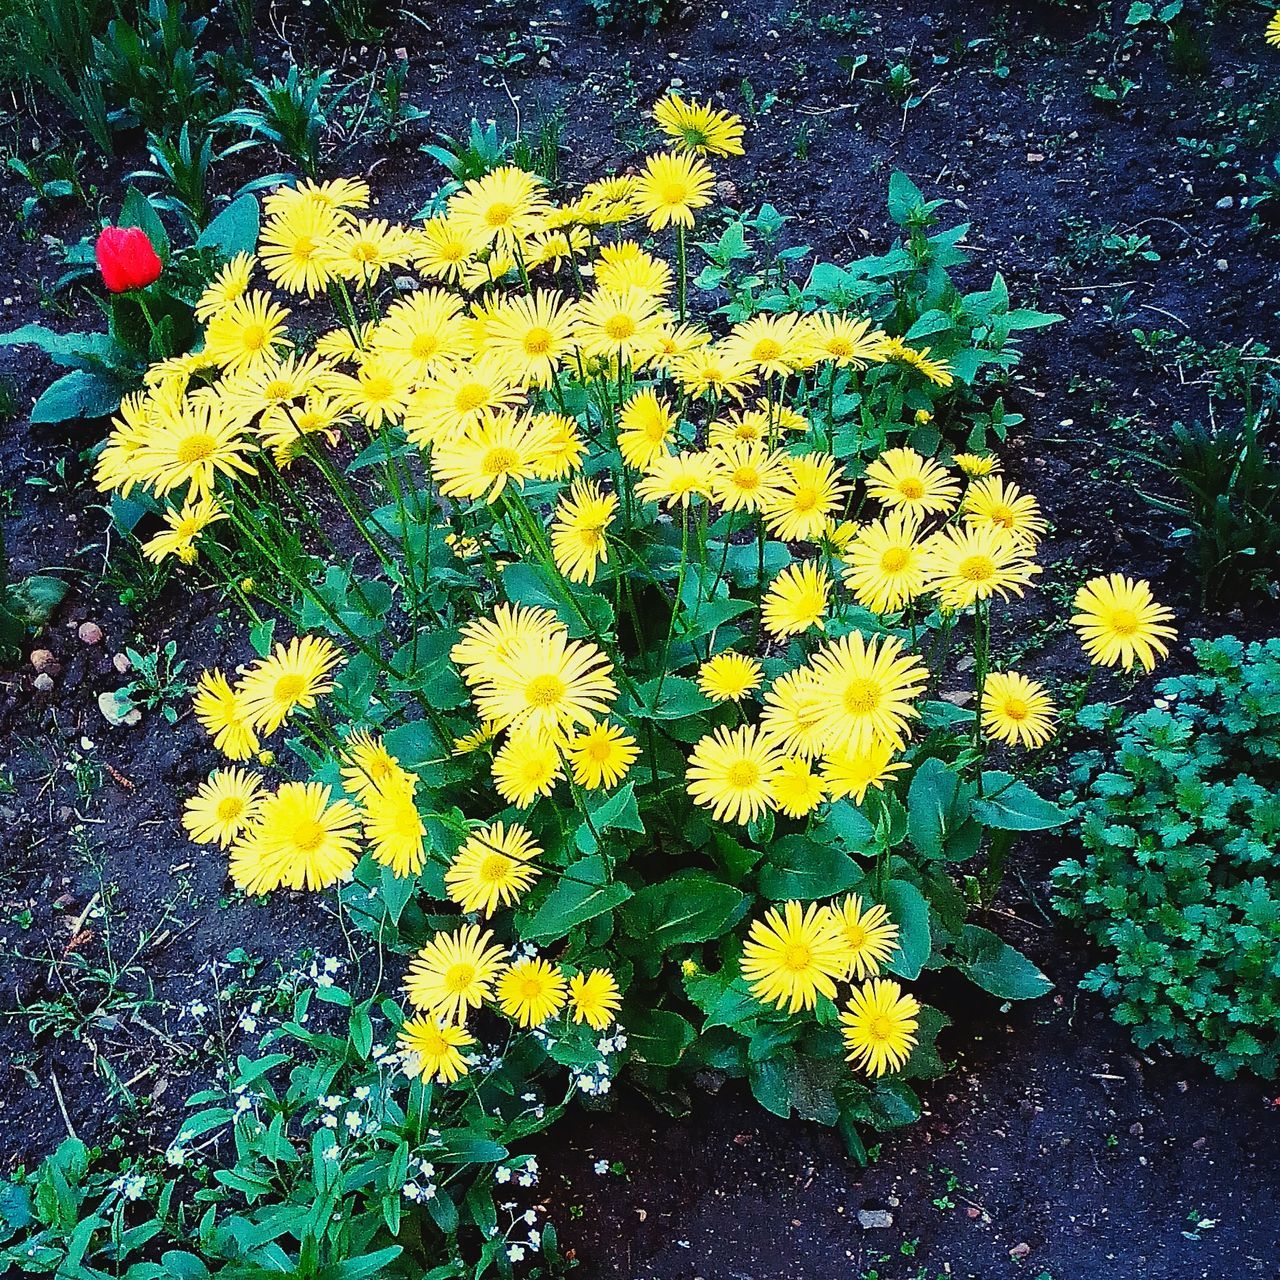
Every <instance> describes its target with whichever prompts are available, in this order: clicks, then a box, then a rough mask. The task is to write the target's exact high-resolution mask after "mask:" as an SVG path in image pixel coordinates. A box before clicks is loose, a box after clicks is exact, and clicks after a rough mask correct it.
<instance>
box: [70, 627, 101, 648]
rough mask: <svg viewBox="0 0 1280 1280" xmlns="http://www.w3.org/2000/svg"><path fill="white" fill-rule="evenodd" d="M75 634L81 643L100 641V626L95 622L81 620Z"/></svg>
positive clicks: (97, 642)
mask: <svg viewBox="0 0 1280 1280" xmlns="http://www.w3.org/2000/svg"><path fill="white" fill-rule="evenodd" d="M76 635H78V636H79V637H80V643H81V644H101V643H102V628H101V627H100V626H98V624H97V623H96V622H82V623H81V624H80V629H79V631H77V632H76Z"/></svg>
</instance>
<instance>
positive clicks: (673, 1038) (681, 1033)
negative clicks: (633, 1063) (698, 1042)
mask: <svg viewBox="0 0 1280 1280" xmlns="http://www.w3.org/2000/svg"><path fill="white" fill-rule="evenodd" d="M621 1023H622V1025H623V1026H624V1027H626V1029H627V1041H628V1043H629V1044H630V1046H631V1052H632V1054H633V1055H634V1056H635V1057H636V1058H637V1059H638V1060H639V1061H640V1062H647V1063H648V1064H649V1065H650V1066H653V1067H674V1066H675V1065H676V1063H678V1062H679V1061H680V1059H681V1058H682V1057H683V1056H684V1051H685V1050H686V1049H687V1048H688V1047H689V1046H690V1045H691V1044H692V1043H693V1039H694V1031H693V1027H692V1026H690V1025H689V1023H688V1022H687V1021H686V1020H685V1019H684V1018H682V1017H681V1016H680V1015H679V1014H678V1013H672V1012H671V1011H670V1010H669V1009H648V1008H641V1007H637V1008H634V1009H630V1010H629V1011H627V1012H626V1013H625V1015H624V1017H623V1018H622V1019H621Z"/></svg>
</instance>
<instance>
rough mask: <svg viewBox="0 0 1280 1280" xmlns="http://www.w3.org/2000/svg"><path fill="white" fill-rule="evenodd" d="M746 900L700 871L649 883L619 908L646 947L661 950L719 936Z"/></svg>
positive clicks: (636, 938) (633, 931)
mask: <svg viewBox="0 0 1280 1280" xmlns="http://www.w3.org/2000/svg"><path fill="white" fill-rule="evenodd" d="M745 901H746V894H744V893H743V892H742V891H741V890H740V889H735V888H734V887H733V886H732V885H727V884H721V883H720V881H718V880H713V879H711V877H710V876H707V875H705V874H703V873H701V872H693V873H691V874H688V875H683V876H676V877H673V878H672V879H670V880H661V881H659V882H658V883H657V884H651V885H646V886H645V887H644V888H643V889H640V890H638V891H637V892H636V894H635V896H634V897H633V898H632V899H631V900H630V901H629V902H628V903H627V904H626V906H625V907H623V908H622V910H621V911H620V912H619V915H620V917H621V919H622V920H623V922H624V923H625V924H626V926H627V929H628V932H629V933H630V934H631V936H632V937H633V938H634V939H635V940H636V942H637V943H638V944H639V945H640V946H641V947H642V948H643V949H644V950H645V951H646V952H651V953H659V954H661V953H662V952H664V951H666V950H668V949H669V948H670V947H674V946H678V945H679V944H681V943H686V942H706V941H708V940H709V939H711V938H718V937H720V935H721V934H722V933H723V932H724V931H725V929H726V928H727V927H728V926H729V923H730V922H731V921H732V919H733V918H734V916H735V914H736V913H737V912H738V911H739V910H740V909H741V907H742V904H743V903H744V902H745Z"/></svg>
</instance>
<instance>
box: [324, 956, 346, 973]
mask: <svg viewBox="0 0 1280 1280" xmlns="http://www.w3.org/2000/svg"><path fill="white" fill-rule="evenodd" d="M341 968H342V961H341V960H339V959H337V957H335V956H329V957H327V958H326V960H325V962H324V971H325V973H337V972H338V970H339V969H341Z"/></svg>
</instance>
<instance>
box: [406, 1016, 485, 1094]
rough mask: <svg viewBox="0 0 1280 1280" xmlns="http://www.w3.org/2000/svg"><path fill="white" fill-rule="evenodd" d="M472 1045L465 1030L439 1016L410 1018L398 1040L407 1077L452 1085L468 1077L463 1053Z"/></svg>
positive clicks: (473, 1041) (471, 1040) (473, 1042)
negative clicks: (416, 1077)
mask: <svg viewBox="0 0 1280 1280" xmlns="http://www.w3.org/2000/svg"><path fill="white" fill-rule="evenodd" d="M473 1044H475V1040H474V1039H473V1038H472V1037H471V1036H469V1035H468V1034H467V1032H466V1029H465V1028H463V1027H460V1026H458V1025H457V1024H456V1023H452V1022H442V1021H441V1020H440V1019H439V1018H436V1017H421V1016H417V1017H413V1018H409V1019H407V1020H406V1021H405V1024H404V1026H402V1027H401V1028H400V1034H399V1036H398V1037H397V1038H396V1045H397V1047H398V1048H399V1050H400V1055H401V1062H402V1065H403V1067H404V1073H405V1075H408V1076H421V1077H422V1078H423V1079H425V1080H435V1081H437V1082H438V1083H439V1084H453V1082H454V1081H455V1080H459V1079H461V1078H462V1077H463V1076H465V1075H466V1074H467V1071H468V1067H467V1062H466V1059H465V1058H464V1057H463V1056H462V1050H463V1049H466V1048H468V1047H469V1046H470V1045H473Z"/></svg>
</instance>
